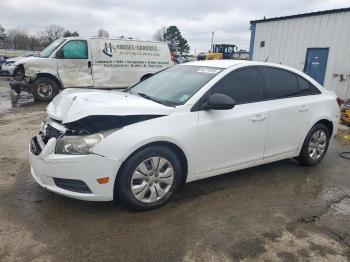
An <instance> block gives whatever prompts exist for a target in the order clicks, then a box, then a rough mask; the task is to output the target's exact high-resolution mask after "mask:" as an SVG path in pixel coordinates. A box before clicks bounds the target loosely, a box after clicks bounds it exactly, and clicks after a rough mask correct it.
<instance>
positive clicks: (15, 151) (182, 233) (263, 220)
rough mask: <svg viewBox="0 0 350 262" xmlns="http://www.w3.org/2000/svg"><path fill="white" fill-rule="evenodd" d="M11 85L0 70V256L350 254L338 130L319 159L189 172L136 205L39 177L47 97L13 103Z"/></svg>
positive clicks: (344, 146)
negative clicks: (136, 208) (159, 199)
mask: <svg viewBox="0 0 350 262" xmlns="http://www.w3.org/2000/svg"><path fill="white" fill-rule="evenodd" d="M7 85H8V83H7V82H6V81H1V80H0V105H1V106H0V261H31V260H34V261H66V260H74V261H90V260H91V261H92V260H94V261H107V260H114V261H238V260H241V261H257V260H258V261H305V260H306V261H349V260H350V161H349V160H346V159H343V158H341V157H339V156H338V153H339V152H341V151H344V150H348V151H349V150H350V142H349V141H346V140H342V135H339V138H337V139H333V140H332V143H331V146H330V148H329V152H328V154H327V156H326V157H325V159H324V160H323V162H321V163H320V164H319V165H318V166H316V167H313V168H307V167H302V166H299V165H298V164H297V163H296V162H295V161H294V160H291V159H290V160H284V161H280V162H277V163H273V164H268V165H263V166H259V167H255V168H250V169H246V170H242V171H239V172H234V173H230V174H225V175H222V176H218V177H214V178H210V179H205V180H201V181H197V182H193V183H190V184H187V185H185V186H184V187H183V188H182V189H181V191H180V192H179V193H178V194H177V195H176V196H175V197H174V198H173V199H172V200H171V201H170V202H169V203H168V204H167V205H166V206H165V207H163V208H160V209H158V210H154V211H151V212H143V213H134V212H130V211H128V210H125V209H124V208H122V207H120V206H118V205H115V204H114V203H93V202H83V201H78V200H73V199H69V198H65V197H62V196H59V195H56V194H53V193H50V192H48V191H46V190H44V189H42V188H41V187H40V186H39V185H37V184H36V183H35V181H34V180H33V179H32V177H31V175H30V169H29V164H28V161H27V150H28V142H29V140H30V138H31V137H32V136H34V135H35V134H36V132H37V130H38V127H39V124H40V122H41V121H42V119H43V118H44V117H45V106H46V105H45V104H34V103H32V102H30V101H31V98H30V96H28V95H26V94H24V95H21V97H20V98H19V99H18V101H17V102H15V103H13V104H12V103H11V102H9V100H8V99H9V98H10V96H9V95H8V88H7ZM23 101H24V102H23ZM343 131H344V132H347V131H346V129H345V128H344V130H343Z"/></svg>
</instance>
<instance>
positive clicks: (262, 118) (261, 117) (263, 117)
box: [252, 114, 266, 122]
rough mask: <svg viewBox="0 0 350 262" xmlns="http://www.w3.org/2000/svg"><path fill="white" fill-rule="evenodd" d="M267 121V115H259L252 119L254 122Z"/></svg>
mask: <svg viewBox="0 0 350 262" xmlns="http://www.w3.org/2000/svg"><path fill="white" fill-rule="evenodd" d="M265 119H266V116H265V115H262V114H258V115H255V116H253V117H252V121H254V122H255V121H263V120H265Z"/></svg>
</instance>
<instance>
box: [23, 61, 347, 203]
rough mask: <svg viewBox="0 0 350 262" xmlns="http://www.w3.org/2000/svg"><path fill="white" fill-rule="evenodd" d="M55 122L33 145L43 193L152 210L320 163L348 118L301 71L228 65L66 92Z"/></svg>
mask: <svg viewBox="0 0 350 262" xmlns="http://www.w3.org/2000/svg"><path fill="white" fill-rule="evenodd" d="M47 114H48V118H47V119H46V120H45V121H44V122H43V124H42V126H41V129H40V131H39V134H38V135H37V136H35V137H34V138H33V139H32V141H31V143H30V162H31V172H32V175H33V177H34V178H35V180H36V181H37V182H38V183H39V184H40V185H41V186H43V187H44V188H47V189H48V190H51V191H53V192H56V193H58V194H62V195H65V196H69V197H72V198H77V199H82V200H92V201H110V200H117V201H119V202H121V203H123V204H124V205H126V206H128V207H130V208H133V209H137V210H148V209H152V208H156V207H159V206H161V205H163V204H164V203H165V202H167V201H168V200H169V199H170V197H171V196H172V195H173V194H174V192H175V191H176V190H177V189H178V188H179V186H180V185H181V184H182V183H184V182H190V181H194V180H198V179H201V178H205V177H210V176H215V175H218V174H222V173H227V172H231V171H235V170H238V169H242V168H247V167H251V166H256V165H260V164H264V163H268V162H273V161H277V160H281V159H285V158H290V157H297V158H298V160H299V161H300V163H302V164H305V165H315V164H317V163H319V162H320V161H321V160H322V158H323V157H324V155H325V154H326V152H327V148H328V144H329V139H330V137H331V136H332V134H333V133H334V132H335V130H336V128H337V125H338V122H339V114H340V113H339V106H338V104H337V97H336V96H335V95H334V93H333V92H330V91H327V90H325V89H324V88H323V87H322V86H320V85H319V84H318V83H317V82H316V81H314V80H313V79H312V78H310V77H308V76H307V75H305V74H303V73H301V72H299V71H297V70H295V69H291V68H288V67H285V66H281V65H276V64H269V63H258V62H246V61H233V60H221V61H200V62H192V63H187V64H182V65H178V66H175V67H172V68H169V69H166V70H163V71H161V72H159V73H157V74H155V75H154V76H152V77H150V78H148V79H146V80H144V81H142V82H140V83H138V84H137V85H135V86H134V87H132V88H130V89H128V90H126V91H124V92H120V91H112V90H111V91H103V90H81V89H80V90H78V89H67V90H64V91H63V92H61V93H60V94H59V95H58V96H57V97H56V98H55V99H54V100H53V101H52V102H51V103H50V104H49V106H48V107H47Z"/></svg>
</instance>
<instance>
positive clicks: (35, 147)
mask: <svg viewBox="0 0 350 262" xmlns="http://www.w3.org/2000/svg"><path fill="white" fill-rule="evenodd" d="M30 151H31V152H32V153H33V154H34V155H36V156H38V155H40V153H41V151H42V148H41V146H40V145H39V142H38V138H37V137H36V136H35V137H33V138H32V140H31V141H30Z"/></svg>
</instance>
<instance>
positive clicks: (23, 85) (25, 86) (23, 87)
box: [10, 78, 33, 93]
mask: <svg viewBox="0 0 350 262" xmlns="http://www.w3.org/2000/svg"><path fill="white" fill-rule="evenodd" d="M10 87H11V88H12V89H13V90H14V91H15V92H16V93H20V92H21V91H26V92H32V90H33V86H32V85H31V84H29V83H27V82H26V80H25V79H21V80H18V79H15V78H12V79H11V80H10Z"/></svg>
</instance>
